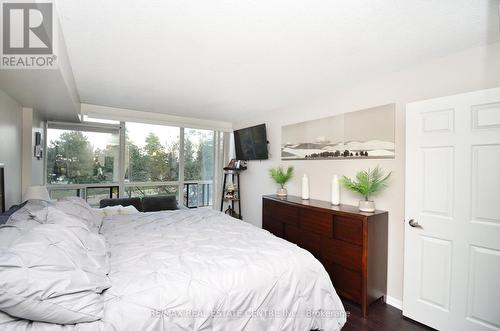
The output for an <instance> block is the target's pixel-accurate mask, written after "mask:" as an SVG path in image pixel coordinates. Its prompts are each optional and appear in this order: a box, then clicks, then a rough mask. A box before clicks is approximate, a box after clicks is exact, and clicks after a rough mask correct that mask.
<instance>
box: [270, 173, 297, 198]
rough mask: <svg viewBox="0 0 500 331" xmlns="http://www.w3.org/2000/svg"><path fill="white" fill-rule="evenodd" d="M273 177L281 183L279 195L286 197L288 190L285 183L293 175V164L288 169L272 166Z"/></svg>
mask: <svg viewBox="0 0 500 331" xmlns="http://www.w3.org/2000/svg"><path fill="white" fill-rule="evenodd" d="M269 173H270V174H271V177H272V178H273V179H274V181H275V182H276V183H277V184H279V185H280V189H279V190H278V196H280V197H286V196H287V191H286V188H285V184H286V183H287V182H288V181H289V180H290V179H291V178H292V177H293V166H289V167H288V168H287V169H286V171H285V170H284V169H283V168H282V167H277V168H272V169H270V170H269Z"/></svg>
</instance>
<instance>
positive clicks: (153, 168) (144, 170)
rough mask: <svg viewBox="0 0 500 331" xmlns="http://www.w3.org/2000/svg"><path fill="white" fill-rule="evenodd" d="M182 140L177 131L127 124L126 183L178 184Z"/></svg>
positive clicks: (147, 125)
mask: <svg viewBox="0 0 500 331" xmlns="http://www.w3.org/2000/svg"><path fill="white" fill-rule="evenodd" d="M179 136H180V128H177V127H170V126H160V125H150V124H140V123H127V124H126V134H125V141H126V152H125V153H126V157H125V162H126V165H125V181H126V182H130V183H134V182H170V181H178V180H179Z"/></svg>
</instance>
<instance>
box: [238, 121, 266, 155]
mask: <svg viewBox="0 0 500 331" xmlns="http://www.w3.org/2000/svg"><path fill="white" fill-rule="evenodd" d="M234 144H235V150H236V159H237V160H244V161H247V160H267V159H268V157H269V156H268V153H267V134H266V125H265V124H261V125H256V126H252V127H250V128H245V129H240V130H236V131H234Z"/></svg>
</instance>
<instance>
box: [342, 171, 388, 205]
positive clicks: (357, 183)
mask: <svg viewBox="0 0 500 331" xmlns="http://www.w3.org/2000/svg"><path fill="white" fill-rule="evenodd" d="M390 175H391V172H389V174H387V176H384V171H383V170H382V169H381V168H380V167H379V166H377V167H376V168H375V169H373V170H371V169H368V170H362V171H360V172H358V173H357V174H356V179H355V180H352V179H350V178H349V177H346V176H342V178H341V179H340V183H341V184H342V186H344V187H345V188H346V189H348V190H350V191H353V192H357V193H359V194H361V195H362V196H363V197H364V198H365V200H366V201H369V200H370V196H372V195H375V194H377V193H378V192H380V191H381V190H382V189H384V188H385V187H387V180H388V179H389V176H390Z"/></svg>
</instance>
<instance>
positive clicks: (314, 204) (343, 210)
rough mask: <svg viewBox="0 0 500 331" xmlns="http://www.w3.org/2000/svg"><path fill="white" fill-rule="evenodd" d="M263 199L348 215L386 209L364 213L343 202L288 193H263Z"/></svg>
mask: <svg viewBox="0 0 500 331" xmlns="http://www.w3.org/2000/svg"><path fill="white" fill-rule="evenodd" d="M263 198H264V199H269V200H274V201H278V202H283V203H288V204H292V205H296V206H299V207H304V208H309V209H321V210H322V211H329V212H330V213H332V214H339V215H342V214H345V215H347V214H350V215H353V214H354V215H358V216H362V217H370V216H375V215H380V214H386V213H387V212H386V211H383V210H376V211H375V212H373V213H365V212H361V211H359V209H358V207H357V206H352V205H345V204H340V205H338V206H334V205H332V204H331V203H330V202H329V201H324V200H315V199H309V200H302V198H301V197H298V196H294V195H288V196H287V197H279V196H277V195H275V194H274V195H264V196H263Z"/></svg>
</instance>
